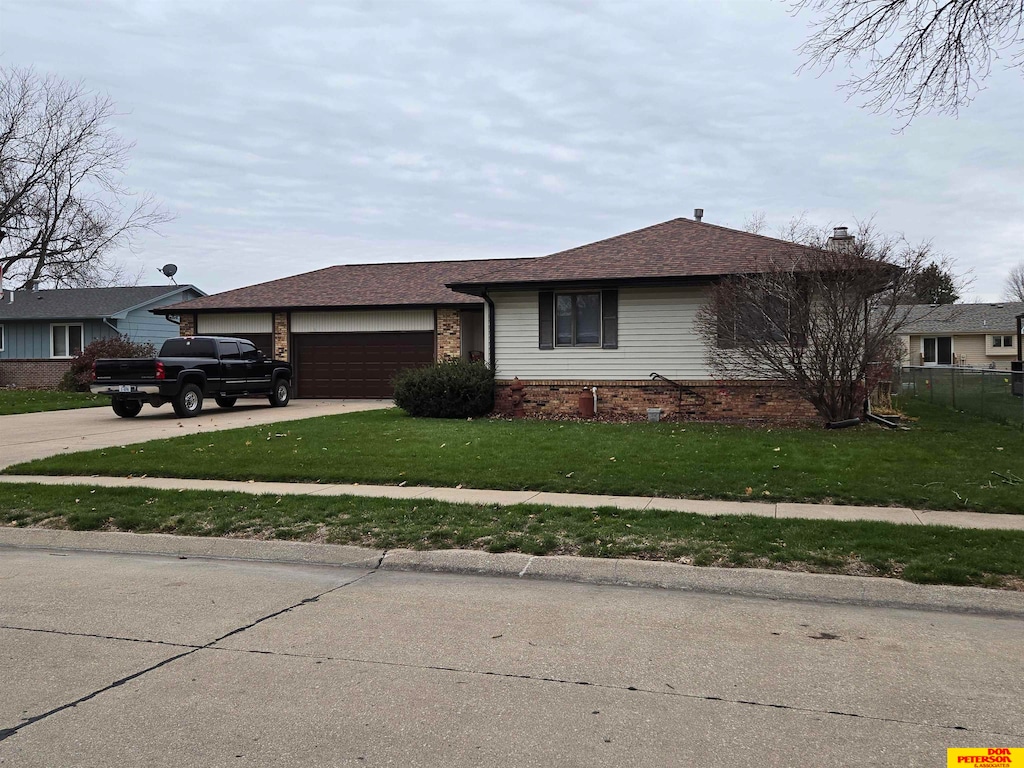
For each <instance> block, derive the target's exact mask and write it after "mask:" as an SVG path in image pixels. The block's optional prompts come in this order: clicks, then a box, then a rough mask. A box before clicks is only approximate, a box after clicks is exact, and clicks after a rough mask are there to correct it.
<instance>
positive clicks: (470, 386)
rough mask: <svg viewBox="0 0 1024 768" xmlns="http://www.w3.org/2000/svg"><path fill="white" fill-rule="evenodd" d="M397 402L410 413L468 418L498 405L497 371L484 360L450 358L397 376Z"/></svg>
mask: <svg viewBox="0 0 1024 768" xmlns="http://www.w3.org/2000/svg"><path fill="white" fill-rule="evenodd" d="M395 405H397V406H398V407H399V408H401V409H402V410H404V411H405V412H406V413H408V414H409V415H410V416H426V417H429V418H435V419H467V418H470V417H474V416H485V415H486V414H488V413H490V412H491V409H492V408H494V373H493V372H492V371H491V369H490V368H488V367H487V364H486V363H483V362H479V361H478V362H469V361H468V360H461V359H455V360H447V361H445V362H443V363H437V364H435V365H432V366H430V367H428V368H410V369H407V370H404V371H402V372H401V373H399V374H398V375H397V376H396V377H395Z"/></svg>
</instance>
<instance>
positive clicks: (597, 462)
mask: <svg viewBox="0 0 1024 768" xmlns="http://www.w3.org/2000/svg"><path fill="white" fill-rule="evenodd" d="M909 411H910V413H911V414H912V415H915V416H917V417H918V418H919V420H918V421H916V422H914V423H913V429H912V430H911V431H908V432H903V431H890V430H885V429H883V428H881V427H875V426H863V427H859V428H857V429H846V430H838V431H826V430H822V429H769V428H756V429H752V428H747V427H742V426H725V425H713V424H693V423H689V424H687V423H675V424H673V423H661V424H646V423H645V424H600V423H581V422H550V421H518V422H509V421H501V420H487V419H483V420H474V421H455V420H432V419H413V418H410V417H407V416H405V415H403V414H402V412H400V411H397V410H389V411H369V412H363V413H355V414H348V415H345V416H327V417H318V418H315V419H308V420H304V421H295V422H287V423H282V424H272V425H263V426H254V427H247V428H243V429H236V430H230V431H225V432H216V433H209V434H199V435H190V436H184V437H179V438H174V439H171V440H161V441H154V442H150V443H145V444H141V445H128V446H122V447H119V448H107V449H102V450H97V451H91V452H86V453H77V454H65V455H60V456H54V457H51V458H48V459H43V460H40V461H35V462H31V463H28V464H23V465H19V466H15V467H11V468H9V469H8V470H7V472H8V473H10V474H71V475H91V474H97V475H119V476H124V475H129V474H132V475H143V474H145V475H150V476H167V477H198V478H214V479H233V480H250V479H251V480H271V481H313V482H324V483H329V482H359V483H377V484H392V485H397V484H401V483H407V484H409V485H435V486H458V485H462V486H464V487H469V488H497V489H532V490H539V491H563V492H574V493H599V494H613V495H656V496H681V497H690V498H722V499H756V500H760V501H800V502H803V501H814V502H831V503H838V504H871V505H905V506H910V507H915V508H926V509H971V510H979V511H986V512H1011V513H1024V484H1016V485H1014V484H1010V483H1008V482H1006V481H1004V480H1002V479H1000V477H999V476H998V475H994V474H992V473H993V472H998V473H1000V474H1002V475H1003V476H1004V477H1007V478H1011V479H1012V478H1013V477H1024V433H1022V432H1021V430H1019V429H1013V428H1010V427H1005V426H1000V425H998V424H993V423H991V422H987V421H984V420H981V419H977V418H972V417H970V416H966V415H964V414H960V413H954V412H950V411H948V410H946V409H943V408H940V407H935V406H929V405H928V404H927V403H921V402H918V401H912V402H911V403H910V404H909Z"/></svg>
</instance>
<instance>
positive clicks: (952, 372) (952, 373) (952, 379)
mask: <svg viewBox="0 0 1024 768" xmlns="http://www.w3.org/2000/svg"><path fill="white" fill-rule="evenodd" d="M949 396H950V397H951V398H952V400H953V409H954V410H955V409H956V367H955V366H952V365H951V366H949Z"/></svg>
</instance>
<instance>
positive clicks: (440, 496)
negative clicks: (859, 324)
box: [0, 475, 1024, 531]
mask: <svg viewBox="0 0 1024 768" xmlns="http://www.w3.org/2000/svg"><path fill="white" fill-rule="evenodd" d="M0 482H3V483H40V484H43V485H88V486H102V487H105V488H158V489H162V490H172V491H177V490H182V489H184V490H195V491H233V492H237V493H252V494H272V495H310V496H371V497H378V498H392V499H434V500H437V501H450V502H455V503H460V504H485V505H489V504H493V505H497V506H509V505H514V504H538V505H542V506H552V507H584V508H587V509H593V508H597V507H611V508H614V509H632V510H645V509H651V510H666V511H669V512H688V513H691V514H697V515H757V516H758V517H772V518H776V519H784V518H799V519H805V520H839V521H844V520H846V521H848V520H875V521H879V522H886V523H898V524H902V525H950V526H954V527H958V528H984V529H1000V530H1016V531H1024V515H1000V514H987V513H984V512H953V511H935V510H914V509H908V508H906V507H855V506H838V505H832V504H791V503H784V502H780V503H777V504H773V503H767V504H766V503H764V502H756V501H709V500H704V499H669V498H661V497H653V496H596V495H589V494H577V493H547V492H538V491H494V490H479V489H473V488H432V487H429V486H404V487H403V486H396V485H359V484H352V485H345V484H331V485H328V484H318V483H266V482H253V481H248V482H246V481H235V480H196V479H187V480H183V479H179V478H166V477H86V476H81V477H79V476H47V475H0Z"/></svg>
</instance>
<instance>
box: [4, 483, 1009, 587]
mask: <svg viewBox="0 0 1024 768" xmlns="http://www.w3.org/2000/svg"><path fill="white" fill-rule="evenodd" d="M0 525H6V526H12V527H25V526H44V527H49V528H68V529H72V530H117V531H136V532H160V533H171V534H180V535H192V536H232V537H246V538H263V539H268V538H276V539H289V540H297V541H316V542H327V543H334V544H358V545H364V546H370V547H379V548H387V549H391V548H396V547H402V548H412V549H443V548H453V547H458V548H468V549H482V550H487V551H491V552H510V551H517V552H525V553H528V554H537V555H542V554H572V555H584V556H591V557H629V558H638V559H645V560H667V561H676V562H684V563H690V564H693V565H715V566H726V567H728V566H738V567H759V568H776V569H786V570H800V571H810V572H817V573H847V574H854V575H870V576H890V577H901V578H903V579H906V580H909V581H914V582H919V583H928V584H966V585H978V586H987V587H1001V588H1005V589H1018V590H1019V589H1024V533H1022V532H1019V531H989V530H985V531H983V530H962V529H955V528H946V527H940V526H909V525H907V526H898V525H893V524H890V523H876V522H831V521H821V520H776V519H770V518H761V517H753V516H721V517H706V516H701V515H691V514H683V513H678V512H661V511H639V510H636V511H633V510H617V509H609V508H599V509H582V508H576V509H570V508H564V507H550V508H549V507H544V506H537V505H520V506H513V507H496V506H483V505H470V504H451V503H446V502H440V501H429V500H415V501H408V500H395V499H375V498H356V497H351V496H343V497H317V496H280V497H279V496H273V495H269V496H251V495H247V494H240V493H213V492H200V491H183V492H174V491H156V490H152V489H147V488H102V487H90V486H88V485H82V486H39V485H33V484H20V483H19V484H11V485H4V486H3V494H2V495H0Z"/></svg>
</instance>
